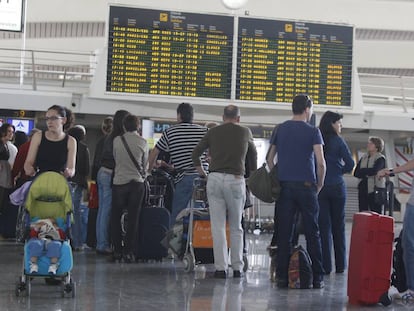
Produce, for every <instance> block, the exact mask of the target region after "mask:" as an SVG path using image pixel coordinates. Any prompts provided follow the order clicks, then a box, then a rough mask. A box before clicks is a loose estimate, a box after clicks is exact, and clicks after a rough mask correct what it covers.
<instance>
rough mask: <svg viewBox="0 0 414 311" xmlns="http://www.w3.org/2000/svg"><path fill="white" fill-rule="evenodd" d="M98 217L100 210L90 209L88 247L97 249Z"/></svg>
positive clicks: (87, 234)
mask: <svg viewBox="0 0 414 311" xmlns="http://www.w3.org/2000/svg"><path fill="white" fill-rule="evenodd" d="M97 217H98V209H97V208H90V209H89V211H88V225H87V231H86V245H88V246H89V247H91V248H96V218H97Z"/></svg>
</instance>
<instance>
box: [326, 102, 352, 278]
mask: <svg viewBox="0 0 414 311" xmlns="http://www.w3.org/2000/svg"><path fill="white" fill-rule="evenodd" d="M319 129H320V131H321V133H322V137H323V141H324V143H325V145H324V155H325V161H326V177H325V183H324V186H323V188H322V190H321V191H320V192H319V196H318V201H319V230H320V234H321V244H322V263H323V268H324V270H325V273H326V274H329V273H331V271H332V260H331V253H332V242H333V247H334V253H335V267H336V273H343V272H344V270H345V268H346V242H345V201H346V186H345V182H344V178H343V175H344V174H345V173H350V172H351V171H352V169H353V168H354V165H355V162H354V160H353V158H352V155H351V152H350V151H349V148H348V146H347V144H346V142H345V141H344V139H343V138H342V137H341V136H340V134H341V130H342V115H341V114H339V113H336V112H332V111H329V110H328V111H326V112H325V113H324V114H323V116H322V118H321V121H320V124H319Z"/></svg>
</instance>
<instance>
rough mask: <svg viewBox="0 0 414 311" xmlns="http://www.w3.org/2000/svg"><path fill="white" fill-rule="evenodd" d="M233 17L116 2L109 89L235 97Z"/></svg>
mask: <svg viewBox="0 0 414 311" xmlns="http://www.w3.org/2000/svg"><path fill="white" fill-rule="evenodd" d="M233 33H234V18H233V17H231V16H221V15H209V14H196V13H184V12H176V11H163V10H152V9H141V8H129V7H117V6H111V7H110V13H109V37H108V64H107V65H108V66H107V79H106V91H107V92H120V93H141V94H142V93H143V94H154V95H172V96H189V97H210V98H221V99H230V98H231V74H232V51H233Z"/></svg>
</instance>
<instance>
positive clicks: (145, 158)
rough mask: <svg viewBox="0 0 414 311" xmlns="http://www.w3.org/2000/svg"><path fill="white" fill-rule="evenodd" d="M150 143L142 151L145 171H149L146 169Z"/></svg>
mask: <svg viewBox="0 0 414 311" xmlns="http://www.w3.org/2000/svg"><path fill="white" fill-rule="evenodd" d="M148 157H149V155H148V144H147V145H146V146H145V148H144V152H143V153H142V167H143V168H144V171H145V172H148V170H146V168H147V167H148V163H149V160H148ZM142 177H143V178H145V176H142Z"/></svg>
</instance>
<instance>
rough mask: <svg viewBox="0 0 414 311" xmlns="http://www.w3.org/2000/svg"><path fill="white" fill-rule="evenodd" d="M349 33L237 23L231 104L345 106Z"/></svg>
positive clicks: (320, 27) (324, 26)
mask: <svg viewBox="0 0 414 311" xmlns="http://www.w3.org/2000/svg"><path fill="white" fill-rule="evenodd" d="M352 44H353V28H352V27H350V26H340V25H329V24H316V23H305V22H295V21H277V20H267V19H255V18H245V17H241V18H239V26H238V44H237V78H236V99H239V100H246V101H259V102H260V101H268V102H285V103H286V102H288V103H290V102H292V99H293V97H294V96H295V95H296V94H299V93H306V94H309V95H310V96H311V97H312V99H313V100H314V103H315V104H323V105H336V106H350V105H351V81H352Z"/></svg>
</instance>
